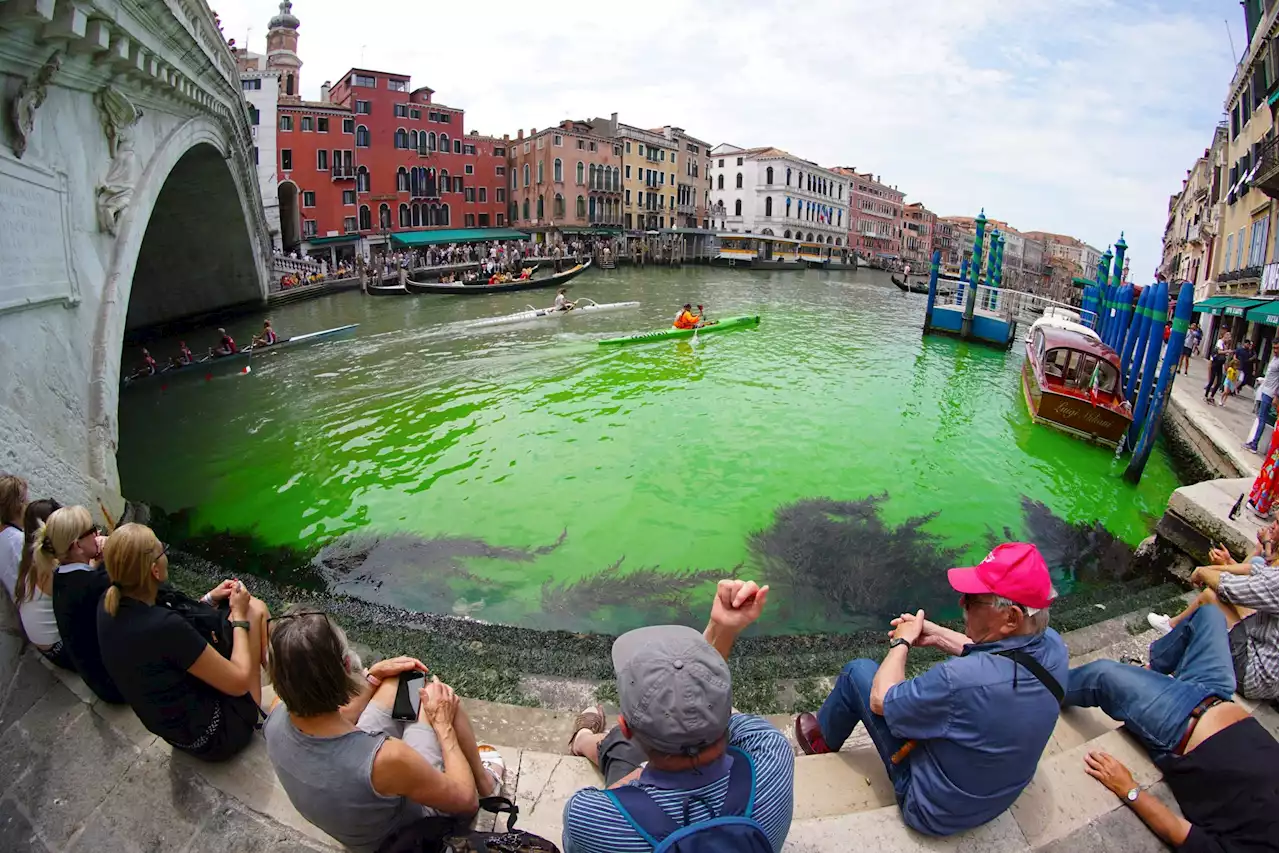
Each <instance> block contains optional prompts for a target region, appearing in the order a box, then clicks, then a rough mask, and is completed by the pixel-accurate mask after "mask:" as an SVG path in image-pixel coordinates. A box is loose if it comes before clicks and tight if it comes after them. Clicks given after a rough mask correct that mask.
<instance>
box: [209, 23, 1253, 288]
mask: <svg viewBox="0 0 1280 853" xmlns="http://www.w3.org/2000/svg"><path fill="white" fill-rule="evenodd" d="M276 7H277V4H276V3H273V2H270V0H229V1H228V0H222V2H219V4H218V7H217V11H218V13H219V14H220V15H221V17H222V21H223V25H224V31H225V33H226V34H227V35H228V36H229V37H232V38H235V39H236V40H237V42H239V43H244V40H245V38H246V34H247V35H248V37H249V41H248V45H249V47H250V48H251V49H253V50H258V51H261V50H262V49H263V44H264V41H263V40H264V38H265V35H266V23H267V21H268V20H269V19H270V18H271V16H272V15H274V14H275V13H276ZM293 11H294V14H295V15H297V16H298V18H299V19H300V20H301V21H302V26H301V29H300V34H301V38H300V46H299V51H300V54H301V56H302V59H303V62H304V67H303V72H302V79H303V92H304V94H305V95H306V96H308V97H316V96H317V95H318V92H319V87H320V84H321V83H322V82H323V81H324V80H326V79H329V80H336V79H338V78H339V77H340V76H341V75H342V74H343V73H344V72H345V71H346V70H348V69H349V68H351V67H365V68H374V69H378V70H389V71H397V72H403V73H408V74H411V75H412V76H413V80H414V83H415V84H416V85H429V86H431V87H432V88H433V89H435V90H436V99H437V100H438V101H440V102H442V103H446V104H449V105H451V106H457V107H462V108H463V109H465V110H466V111H467V116H466V127H467V129H468V130H471V129H478V130H480V131H481V132H482V133H493V134H497V135H501V134H502V133H504V132H506V133H511V134H512V135H514V134H515V131H516V129H517V128H524V129H526V130H528V129H529V128H532V127H545V126H547V125H549V124H552V123H555V122H558V121H560V120H561V119H564V118H569V117H590V116H596V115H602V116H607V115H608V114H609V113H611V112H614V111H616V112H618V113H619V117H620V118H621V120H623V121H626V122H629V123H633V124H638V125H641V126H645V127H656V126H660V125H662V124H668V123H669V124H676V125H680V126H682V127H684V128H686V129H687V130H688V131H689V132H691V133H693V134H695V135H697V136H701V137H702V138H704V139H706V140H707V141H708V142H711V143H712V144H715V143H718V142H722V141H731V142H734V143H736V144H740V145H764V144H770V145H777V146H780V147H783V148H787V149H789V150H791V151H792V152H793V153H796V154H798V155H800V156H802V157H806V158H808V159H811V160H815V161H818V162H820V163H822V164H823V165H851V166H857V167H858V168H859V169H869V170H871V171H873V172H875V173H877V174H879V175H881V176H882V177H883V178H884V179H885V180H887V181H891V182H893V183H895V184H897V185H898V186H899V187H901V188H902V189H904V190H906V192H907V193H908V198H909V199H911V200H919V201H923V202H924V203H925V204H926V205H928V206H929V207H930V208H931V209H933V210H935V211H936V212H938V213H940V214H956V215H959V214H976V213H977V212H978V209H979V208H980V207H985V208H986V210H987V213H988V214H989V215H992V216H996V217H998V218H1000V219H1005V220H1008V221H1010V222H1011V223H1013V224H1014V225H1015V226H1016V227H1018V228H1022V229H1027V230H1030V229H1041V230H1048V231H1060V232H1065V233H1070V234H1075V235H1076V236H1079V237H1081V238H1084V239H1086V240H1088V241H1090V242H1091V243H1093V244H1094V245H1097V246H1098V247H1100V248H1101V247H1102V246H1104V245H1106V244H1107V243H1109V242H1111V241H1113V240H1115V239H1116V238H1117V237H1118V236H1119V233H1120V231H1121V230H1124V231H1125V234H1126V240H1127V242H1128V243H1129V245H1130V247H1131V248H1130V253H1129V255H1130V257H1131V258H1132V259H1133V267H1132V268H1133V270H1134V271H1135V276H1136V277H1137V278H1138V279H1139V280H1142V279H1144V278H1146V277H1147V276H1148V275H1149V274H1150V272H1151V270H1152V269H1154V266H1155V263H1156V262H1157V260H1158V258H1159V254H1160V238H1161V235H1162V233H1163V230H1164V221H1165V215H1166V206H1167V202H1168V196H1169V195H1170V194H1171V193H1173V192H1176V191H1177V190H1178V189H1179V187H1180V185H1181V181H1182V178H1183V176H1184V175H1185V171H1186V169H1187V168H1189V167H1190V166H1191V164H1192V162H1193V161H1194V159H1195V157H1196V156H1197V155H1198V154H1200V153H1201V151H1202V149H1203V148H1204V146H1205V145H1207V144H1208V142H1209V140H1210V138H1211V136H1212V131H1213V127H1214V125H1215V123H1216V122H1217V121H1218V120H1219V118H1220V114H1221V111H1222V99H1223V96H1224V94H1225V90H1226V87H1227V85H1228V83H1229V81H1230V77H1231V74H1232V71H1233V64H1232V60H1231V57H1230V55H1229V51H1228V50H1227V48H1226V44H1225V43H1226V36H1225V34H1224V32H1223V29H1222V25H1221V20H1222V19H1223V18H1229V19H1230V20H1231V21H1233V22H1236V19H1237V18H1239V16H1240V12H1239V8H1238V4H1236V3H1234V2H1231V0H1212V2H1208V3H1200V4H1172V3H1136V2H1119V0H1117V2H1107V0H985V2H965V3H955V2H946V0H918V2H914V3H911V4H900V3H888V2H883V3H882V2H874V1H873V0H862V1H861V2H852V0H810V2H807V3H803V4H796V3H784V2H761V1H760V0H737V1H736V2H733V0H707V2H700V3H697V4H694V3H688V2H679V0H650V2H646V3H644V4H643V5H628V4H600V3H595V2H586V0H548V2H544V3H540V4H537V5H536V6H529V5H527V4H519V5H517V4H515V3H509V2H497V3H494V2H489V3H455V4H438V3H429V4H424V3H415V2H409V0H365V2H362V3H359V4H351V3H349V2H341V3H340V2H336V0H298V2H297V3H296V4H295V6H294V9H293ZM1235 29H1236V34H1237V41H1239V31H1240V29H1241V27H1240V25H1239V23H1238V22H1236V24H1235ZM1237 47H1242V46H1240V45H1237Z"/></svg>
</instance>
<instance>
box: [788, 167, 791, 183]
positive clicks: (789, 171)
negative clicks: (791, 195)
mask: <svg viewBox="0 0 1280 853" xmlns="http://www.w3.org/2000/svg"><path fill="white" fill-rule="evenodd" d="M787 186H791V167H790V166H788V167H787Z"/></svg>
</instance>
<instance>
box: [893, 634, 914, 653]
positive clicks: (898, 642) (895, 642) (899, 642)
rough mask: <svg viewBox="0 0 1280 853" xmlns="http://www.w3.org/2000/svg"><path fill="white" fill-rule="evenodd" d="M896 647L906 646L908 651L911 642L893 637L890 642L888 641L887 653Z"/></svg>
mask: <svg viewBox="0 0 1280 853" xmlns="http://www.w3.org/2000/svg"><path fill="white" fill-rule="evenodd" d="M898 646H906V647H907V648H908V649H910V648H911V641H910V640H908V639H907V638H906V637H894V638H893V639H892V640H890V641H889V651H893V650H894V649H896V648H897V647H898Z"/></svg>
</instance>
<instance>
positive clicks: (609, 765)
mask: <svg viewBox="0 0 1280 853" xmlns="http://www.w3.org/2000/svg"><path fill="white" fill-rule="evenodd" d="M768 594H769V587H767V586H764V587H757V586H756V584H755V583H754V582H751V581H740V580H723V581H720V583H719V585H718V586H717V588H716V597H715V600H714V602H713V603H712V605H711V621H710V622H709V623H708V624H707V628H706V631H705V632H704V633H702V634H699V633H698V632H697V631H696V630H694V629H693V628H686V627H684V626H682V625H658V626H654V627H650V628H640V629H638V630H635V631H630V632H628V633H626V634H623V635H622V636H621V637H619V638H618V639H617V640H616V641H615V642H614V644H613V667H614V670H615V671H616V672H617V675H618V704H619V705H620V706H621V709H622V713H621V714H620V715H619V716H618V725H617V727H615V728H614V729H613V730H612V731H610V732H609V733H608V734H605V733H604V714H603V712H602V711H601V710H600V709H599V707H597V708H595V709H589V710H587V711H584V712H583V713H582V715H581V716H579V717H578V719H577V721H575V723H574V727H575V732H574V734H573V737H572V738H571V740H570V751H571V752H572V753H573V754H574V755H581V756H584V757H585V758H588V759H590V760H591V762H592V763H593V764H595V765H596V766H597V767H599V768H600V772H601V773H602V774H603V775H604V779H605V786H606V790H601V789H599V788H583V789H582V790H581V791H578V792H577V793H576V794H574V795H573V796H572V797H570V798H569V802H567V803H566V804H565V807H564V837H563V839H562V840H563V845H562V846H563V847H564V850H565V853H652V850H653V849H654V846H655V845H654V844H653V843H652V840H651V839H646V837H645V836H643V835H641V834H640V831H639V830H638V829H637V826H636V824H635V823H633V822H632V821H631V820H629V819H628V818H627V817H626V816H625V815H623V814H622V813H621V812H620V811H619V810H618V803H617V802H616V801H615V799H614V796H617V795H616V794H615V791H616V789H619V788H623V787H636V788H639V789H640V790H642V791H644V793H645V794H646V795H647V796H648V798H649V799H650V800H651V801H652V802H653V803H655V804H656V805H657V807H658V808H659V809H660V810H661V811H662V812H665V814H666V816H667V817H668V818H670V819H671V821H673V822H674V823H675V824H677V825H679V826H684V825H691V824H695V823H700V822H702V821H705V820H707V819H708V818H712V817H715V816H717V815H722V814H724V813H725V812H726V800H727V794H728V793H729V791H730V774H731V773H737V772H738V766H737V765H739V764H740V763H741V762H742V760H743V758H744V755H743V753H745V757H746V758H749V759H750V766H751V769H752V770H753V772H754V783H753V787H752V790H751V795H750V803H751V805H750V806H749V810H750V817H751V818H752V819H753V820H755V821H756V822H757V823H758V824H759V825H760V828H761V829H762V830H763V831H764V834H765V836H767V839H768V844H769V846H770V847H772V849H773V851H774V853H780V851H781V850H782V845H783V843H784V842H785V841H786V838H787V832H788V831H789V830H790V829H791V808H792V797H793V791H792V782H793V775H794V769H795V766H794V760H795V759H794V756H793V755H792V752H791V745H790V744H789V743H787V739H786V737H785V736H784V735H783V734H782V732H780V731H778V730H777V729H776V728H774V727H773V726H771V725H769V723H768V722H767V721H766V720H762V719H760V718H759V717H753V716H749V715H747V714H735V713H733V712H732V685H731V682H730V677H729V666H728V663H727V661H728V658H729V651H730V649H732V648H733V643H734V640H735V639H737V636H738V634H739V633H740V632H741V631H742V630H743V629H744V628H746V627H747V626H748V625H750V624H751V623H752V622H754V621H755V620H756V619H757V618H758V617H759V616H760V613H761V611H762V610H763V609H764V603H765V599H766V598H767V597H768ZM731 768H732V769H731ZM628 799H631V798H630V797H629V798H628ZM632 814H633V816H634V814H635V813H634V812H633V813H632ZM762 843H763V840H762ZM735 849H736V848H735Z"/></svg>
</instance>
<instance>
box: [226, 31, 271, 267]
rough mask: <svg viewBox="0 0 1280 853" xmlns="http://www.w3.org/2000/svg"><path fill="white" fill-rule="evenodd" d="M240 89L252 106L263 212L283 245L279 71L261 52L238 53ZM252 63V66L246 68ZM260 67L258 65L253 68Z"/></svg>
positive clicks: (250, 119) (255, 150) (255, 152)
mask: <svg viewBox="0 0 1280 853" xmlns="http://www.w3.org/2000/svg"><path fill="white" fill-rule="evenodd" d="M236 59H237V61H238V63H239V65H240V88H241V89H243V90H244V99H245V101H246V102H247V103H248V105H249V124H250V130H251V131H252V133H253V157H254V162H255V163H256V164H257V167H258V189H259V190H260V191H261V192H262V212H263V214H264V215H265V216H266V218H267V228H268V230H269V231H270V232H271V245H272V246H273V247H274V248H276V249H279V248H280V197H279V193H278V184H279V179H278V176H277V172H276V163H277V162H279V159H278V157H277V155H276V127H277V125H278V122H279V119H278V118H277V117H276V106H277V104H279V102H280V72H279V70H277V69H273V68H267V63H266V57H265V56H262V55H261V54H252V53H246V54H238V55H237V57H236ZM247 66H249V67H247ZM252 66H257V67H252Z"/></svg>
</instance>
